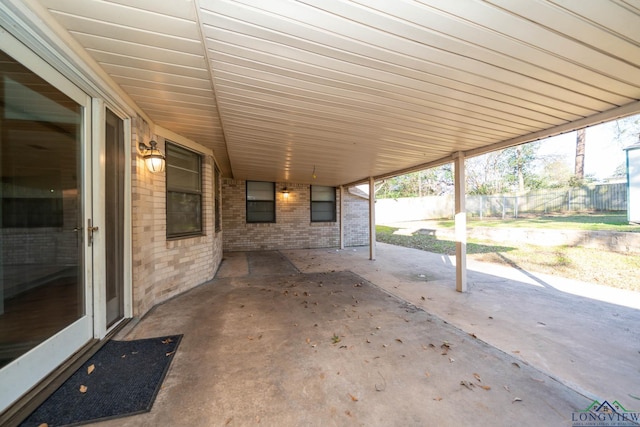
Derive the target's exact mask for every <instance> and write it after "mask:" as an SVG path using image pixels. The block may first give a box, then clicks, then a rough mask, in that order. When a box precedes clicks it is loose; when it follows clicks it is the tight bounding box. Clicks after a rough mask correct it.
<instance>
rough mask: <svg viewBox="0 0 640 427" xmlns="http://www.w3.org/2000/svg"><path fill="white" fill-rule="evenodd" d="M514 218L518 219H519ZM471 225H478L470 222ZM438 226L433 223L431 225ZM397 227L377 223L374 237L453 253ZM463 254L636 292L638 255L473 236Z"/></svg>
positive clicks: (447, 243) (449, 246)
mask: <svg viewBox="0 0 640 427" xmlns="http://www.w3.org/2000/svg"><path fill="white" fill-rule="evenodd" d="M516 221H519V222H522V221H523V220H516ZM625 221H626V218H625ZM484 222H494V221H483V224H482V225H483V226H484ZM495 222H498V221H495ZM505 222H506V221H505ZM527 223H529V224H538V226H543V227H545V228H557V229H561V228H569V227H561V226H559V224H563V222H562V221H558V222H553V221H550V220H547V221H538V222H532V221H528V222H527ZM566 223H568V224H585V227H587V226H588V225H587V223H581V222H580V221H576V220H575V217H573V219H572V220H571V221H567V222H566ZM542 224H544V225H542ZM473 225H479V224H476V223H475V222H474V224H473ZM500 226H503V225H500ZM504 226H506V225H504ZM602 226H612V227H613V226H615V224H611V223H609V224H607V223H604V222H603V223H602ZM438 227H440V226H438V225H435V224H434V228H438ZM522 227H524V226H522ZM635 228H637V229H638V230H634V231H640V227H635ZM582 229H591V228H582ZM397 230H399V228H395V227H388V226H383V225H378V226H376V237H377V238H376V240H377V241H379V242H384V243H390V244H393V245H398V246H405V247H409V248H415V249H421V250H424V251H429V252H434V253H439V254H445V255H454V254H455V250H456V248H455V242H454V241H452V240H440V239H438V238H437V237H435V236H433V235H426V234H413V235H402V234H394V232H395V231H397ZM618 231H620V230H618ZM467 255H468V257H469V258H470V259H473V260H477V261H482V262H492V263H497V264H505V265H511V266H513V267H516V268H520V269H523V270H526V271H529V272H538V273H547V274H555V275H559V276H562V277H567V278H571V279H576V280H581V281H585V282H591V283H599V284H602V285H606V286H612V287H616V288H621V289H628V290H634V291H640V274H638V272H640V256H638V255H627V254H621V253H615V252H606V251H602V250H598V249H588V248H582V247H573V246H557V247H542V246H534V245H526V244H519V245H517V246H516V245H506V244H504V243H501V244H496V243H493V242H489V241H478V240H475V239H469V240H468V241H467Z"/></svg>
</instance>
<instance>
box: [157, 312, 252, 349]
mask: <svg viewBox="0 0 640 427" xmlns="http://www.w3.org/2000/svg"><path fill="white" fill-rule="evenodd" d="M242 307H244V306H242ZM170 342H173V340H172V339H171V338H167V339H166V340H162V344H169V343H170Z"/></svg>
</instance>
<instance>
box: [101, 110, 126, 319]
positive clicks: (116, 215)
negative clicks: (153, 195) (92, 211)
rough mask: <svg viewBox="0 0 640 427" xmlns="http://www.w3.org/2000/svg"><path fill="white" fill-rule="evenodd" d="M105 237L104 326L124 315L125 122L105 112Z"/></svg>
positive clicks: (109, 112)
mask: <svg viewBox="0 0 640 427" xmlns="http://www.w3.org/2000/svg"><path fill="white" fill-rule="evenodd" d="M105 143H106V144H105V159H106V162H105V172H106V182H105V186H106V188H105V220H106V221H105V240H106V242H105V243H106V253H105V256H106V301H107V310H106V315H107V319H106V320H107V323H106V325H107V327H109V326H111V325H113V324H114V323H115V322H116V321H117V320H119V319H122V318H123V317H124V176H125V171H124V168H125V153H124V144H125V142H124V122H123V120H122V119H120V118H119V117H118V116H116V115H115V114H114V113H113V112H111V111H110V110H108V109H107V112H106V135H105Z"/></svg>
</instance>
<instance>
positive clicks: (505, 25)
mask: <svg viewBox="0 0 640 427" xmlns="http://www.w3.org/2000/svg"><path fill="white" fill-rule="evenodd" d="M39 1H40V3H41V4H42V5H44V6H45V7H46V8H47V9H48V10H49V12H50V14H51V15H52V16H53V18H54V19H55V20H56V21H58V22H59V23H60V24H61V25H62V26H63V27H64V28H66V29H67V30H68V31H69V32H70V33H71V35H72V36H73V37H74V38H75V39H76V40H77V41H78V42H79V43H80V44H81V45H82V46H83V47H84V48H85V49H86V50H87V51H88V52H89V54H90V55H91V56H92V57H93V58H94V59H95V60H96V61H97V63H99V64H100V66H101V67H102V68H103V69H104V70H105V71H106V72H107V73H108V74H109V75H110V76H111V77H112V78H113V80H114V81H115V82H116V83H117V84H119V85H120V86H121V87H122V88H123V90H124V91H125V92H127V93H128V94H129V95H130V96H131V98H132V99H133V100H134V101H135V102H136V103H137V104H138V106H139V107H140V108H141V109H142V110H144V111H145V113H146V114H147V115H148V116H149V117H150V118H151V119H152V120H153V121H154V122H156V123H157V124H159V125H160V126H163V127H165V128H167V129H170V130H172V131H174V132H177V133H179V134H181V135H184V136H186V137H188V138H190V139H192V140H194V141H196V142H199V143H200V144H202V145H205V146H207V147H210V148H212V149H213V150H214V153H215V156H216V158H217V161H218V163H219V165H220V167H221V169H222V171H223V174H224V175H225V176H230V177H231V176H232V177H235V178H237V179H251V180H265V181H279V182H296V183H316V184H323V185H338V184H345V183H350V182H354V181H357V180H360V179H363V178H366V177H368V176H374V177H375V176H384V175H386V174H389V173H393V172H394V171H398V170H401V169H405V168H410V167H412V166H415V165H419V164H424V163H429V162H437V161H439V160H440V159H443V158H448V157H450V156H451V155H452V153H455V152H457V151H467V152H472V153H476V152H478V151H481V150H483V149H484V147H493V146H496V144H498V145H500V144H504V143H505V141H507V142H506V144H508V143H509V141H511V142H522V141H526V140H530V139H532V138H535V137H537V136H540V135H546V134H550V133H554V132H556V131H558V130H571V129H572V128H574V127H576V126H577V125H581V126H582V125H585V124H590V123H592V122H597V121H601V120H602V118H603V117H605V118H608V117H615V116H616V115H619V114H622V113H623V114H630V113H638V112H640V106H639V103H638V100H639V99H640V1H639V0H597V1H595V0H586V1H585V0H550V1H543V0H487V1H476V0H457V1H451V0H418V1H409V0H393V1H389V0H353V1H346V0H301V1H291V0H269V1H265V0H237V1H230V0H171V1H158V0H135V1H134V0H113V1H103V0H82V1H77V0H39ZM620 107H623V108H622V109H621V108H620ZM620 111H622V113H619V112H620ZM574 122H576V123H574ZM314 168H315V175H316V177H317V178H316V179H313V178H312V172H313V170H314Z"/></svg>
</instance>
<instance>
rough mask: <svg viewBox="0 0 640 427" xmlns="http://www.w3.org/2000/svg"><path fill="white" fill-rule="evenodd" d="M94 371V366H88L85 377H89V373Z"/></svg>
mask: <svg viewBox="0 0 640 427" xmlns="http://www.w3.org/2000/svg"><path fill="white" fill-rule="evenodd" d="M95 369H96V365H93V364H91V365H89V367H88V368H87V375H91V373H92V372H93V371H94V370H95Z"/></svg>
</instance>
